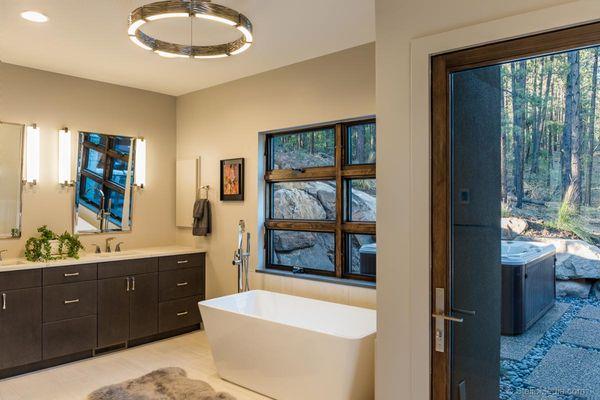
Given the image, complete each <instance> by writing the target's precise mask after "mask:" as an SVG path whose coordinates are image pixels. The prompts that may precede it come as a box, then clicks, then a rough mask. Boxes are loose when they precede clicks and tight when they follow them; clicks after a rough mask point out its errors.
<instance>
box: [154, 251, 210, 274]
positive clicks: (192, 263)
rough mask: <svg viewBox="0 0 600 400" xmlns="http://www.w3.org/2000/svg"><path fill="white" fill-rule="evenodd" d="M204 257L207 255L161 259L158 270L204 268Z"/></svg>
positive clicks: (183, 255) (195, 254) (186, 255)
mask: <svg viewBox="0 0 600 400" xmlns="http://www.w3.org/2000/svg"><path fill="white" fill-rule="evenodd" d="M204 257H205V253H192V254H181V255H178V256H168V257H160V258H159V260H158V268H159V270H160V271H171V270H174V269H182V268H189V267H204Z"/></svg>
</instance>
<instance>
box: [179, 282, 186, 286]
mask: <svg viewBox="0 0 600 400" xmlns="http://www.w3.org/2000/svg"><path fill="white" fill-rule="evenodd" d="M187 284H188V283H187V282H179V283H178V284H177V286H187Z"/></svg>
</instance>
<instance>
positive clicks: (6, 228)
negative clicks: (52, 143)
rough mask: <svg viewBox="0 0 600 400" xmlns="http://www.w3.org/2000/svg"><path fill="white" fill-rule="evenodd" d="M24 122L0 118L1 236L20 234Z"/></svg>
mask: <svg viewBox="0 0 600 400" xmlns="http://www.w3.org/2000/svg"><path fill="white" fill-rule="evenodd" d="M24 132H25V125H21V124H12V123H7V122H0V239H5V238H19V237H21V196H22V190H23V137H24Z"/></svg>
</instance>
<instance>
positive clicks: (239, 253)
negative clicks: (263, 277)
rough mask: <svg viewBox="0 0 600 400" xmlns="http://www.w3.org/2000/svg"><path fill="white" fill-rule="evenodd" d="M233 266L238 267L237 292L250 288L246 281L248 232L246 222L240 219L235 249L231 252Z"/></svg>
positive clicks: (248, 253) (248, 249)
mask: <svg viewBox="0 0 600 400" xmlns="http://www.w3.org/2000/svg"><path fill="white" fill-rule="evenodd" d="M244 234H246V235H245V236H246V251H244ZM232 264H233V265H234V266H237V268H238V293H241V292H247V291H248V290H250V284H249V282H248V269H249V266H250V232H246V222H245V221H244V220H240V222H239V224H238V242H237V249H236V250H235V252H234V253H233V262H232Z"/></svg>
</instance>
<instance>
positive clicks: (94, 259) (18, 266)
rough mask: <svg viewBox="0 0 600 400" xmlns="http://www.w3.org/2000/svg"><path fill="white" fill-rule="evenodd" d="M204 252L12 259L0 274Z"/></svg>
mask: <svg viewBox="0 0 600 400" xmlns="http://www.w3.org/2000/svg"><path fill="white" fill-rule="evenodd" d="M204 252H205V250H203V249H197V248H193V247H185V246H160V247H145V248H140V249H131V250H125V251H121V252H113V253H100V254H96V253H84V252H81V253H80V256H79V258H78V259H75V258H65V259H62V260H54V261H48V262H29V261H27V260H26V259H25V258H13V259H9V260H4V261H0V273H1V272H6V271H17V270H25V269H36V268H51V267H60V266H63V265H77V264H93V263H104V262H110V261H122V260H132V259H140V258H153V257H166V256H177V255H181V254H193V253H204Z"/></svg>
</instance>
